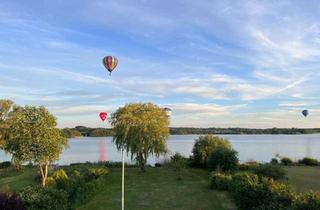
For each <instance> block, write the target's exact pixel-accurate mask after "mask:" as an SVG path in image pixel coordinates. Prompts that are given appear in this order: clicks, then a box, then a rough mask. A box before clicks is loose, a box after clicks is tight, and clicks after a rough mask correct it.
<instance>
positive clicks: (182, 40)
mask: <svg viewBox="0 0 320 210" xmlns="http://www.w3.org/2000/svg"><path fill="white" fill-rule="evenodd" d="M319 11H320V4H319V2H318V0H308V1H300V0H291V1H286V0H282V1H278V0H259V1H254V0H252V1H247V0H238V1H233V0H230V1H227V0H217V1H213V0H208V1H206V0H202V1H193V0H175V1H172V0H161V1H156V0H136V1H132V0H117V1H109V0H68V1H63V0H55V1H51V0H50V1H49V0H43V1H36V0H28V1H25V0H1V1H0V98H6V99H11V100H13V101H14V102H15V103H16V104H18V105H27V104H28V105H35V106H40V105H44V106H46V107H47V108H48V109H49V110H50V112H52V113H53V114H54V115H55V116H56V117H57V119H58V126H59V127H73V126H76V125H84V126H90V127H103V126H105V125H104V124H103V123H102V122H101V120H100V119H99V117H98V114H99V112H101V111H106V112H108V113H112V112H114V111H115V110H116V109H117V108H119V107H121V106H124V105H125V104H126V103H132V102H152V103H156V104H158V105H159V106H161V107H170V108H171V109H172V117H171V126H173V127H177V126H187V127H189V126H192V127H248V128H269V127H320V13H319ZM106 55H114V56H116V57H117V58H118V60H119V64H118V66H117V68H116V70H115V71H114V72H113V74H112V76H111V77H110V76H109V75H108V72H107V71H106V70H105V69H104V67H103V65H102V58H103V57H104V56H106ZM303 109H308V110H309V112H310V115H309V116H308V117H307V118H305V117H303V116H302V114H301V111H302V110H303Z"/></svg>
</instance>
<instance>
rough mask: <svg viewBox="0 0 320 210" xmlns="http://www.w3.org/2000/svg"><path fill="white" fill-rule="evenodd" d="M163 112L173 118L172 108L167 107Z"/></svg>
mask: <svg viewBox="0 0 320 210" xmlns="http://www.w3.org/2000/svg"><path fill="white" fill-rule="evenodd" d="M163 111H165V112H166V113H167V115H168V116H169V117H170V116H171V113H172V110H171V109H170V108H168V107H165V108H164V109H163Z"/></svg>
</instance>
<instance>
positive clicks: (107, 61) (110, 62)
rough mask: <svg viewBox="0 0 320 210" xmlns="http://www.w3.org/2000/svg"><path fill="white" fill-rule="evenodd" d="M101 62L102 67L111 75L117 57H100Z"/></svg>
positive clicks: (115, 65)
mask: <svg viewBox="0 0 320 210" xmlns="http://www.w3.org/2000/svg"><path fill="white" fill-rule="evenodd" d="M102 63H103V65H104V67H105V68H106V69H107V70H108V71H109V75H110V76H111V73H112V71H113V70H114V69H115V68H116V67H117V64H118V59H117V58H116V57H114V56H109V55H108V56H106V57H104V58H103V59H102Z"/></svg>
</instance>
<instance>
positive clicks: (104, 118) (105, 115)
mask: <svg viewBox="0 0 320 210" xmlns="http://www.w3.org/2000/svg"><path fill="white" fill-rule="evenodd" d="M99 116H100V119H101V120H102V121H103V122H104V121H105V120H106V119H107V117H108V114H107V112H101V113H100V114H99Z"/></svg>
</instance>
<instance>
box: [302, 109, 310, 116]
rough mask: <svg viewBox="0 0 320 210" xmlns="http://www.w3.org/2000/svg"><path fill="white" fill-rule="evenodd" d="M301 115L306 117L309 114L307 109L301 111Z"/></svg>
mask: <svg viewBox="0 0 320 210" xmlns="http://www.w3.org/2000/svg"><path fill="white" fill-rule="evenodd" d="M302 114H303V116H305V117H307V116H308V115H309V111H308V110H306V109H305V110H303V111H302Z"/></svg>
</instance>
